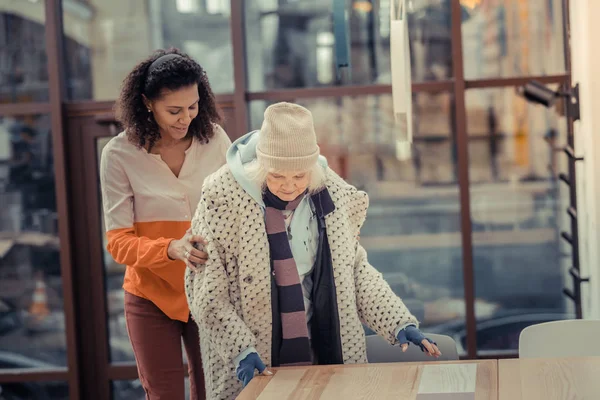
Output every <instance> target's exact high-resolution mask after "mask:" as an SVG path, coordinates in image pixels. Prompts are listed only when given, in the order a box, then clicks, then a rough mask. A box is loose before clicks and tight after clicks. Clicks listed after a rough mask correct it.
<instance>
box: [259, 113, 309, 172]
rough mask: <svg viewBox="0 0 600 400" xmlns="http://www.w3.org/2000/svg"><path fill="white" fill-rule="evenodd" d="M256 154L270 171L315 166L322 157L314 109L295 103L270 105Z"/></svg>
mask: <svg viewBox="0 0 600 400" xmlns="http://www.w3.org/2000/svg"><path fill="white" fill-rule="evenodd" d="M256 157H257V159H258V162H259V163H261V165H262V166H263V167H264V168H266V169H267V170H269V169H275V170H276V171H308V170H309V169H311V168H312V167H313V166H314V165H315V163H316V162H317V159H318V157H319V146H318V145H317V135H316V134H315V127H314V124H313V117H312V114H311V112H310V111H308V110H307V109H306V108H304V107H302V106H299V105H297V104H291V103H277V104H273V105H271V106H269V107H267V109H266V110H265V118H264V121H263V124H262V127H261V128H260V136H259V138H258V144H257V146H256Z"/></svg>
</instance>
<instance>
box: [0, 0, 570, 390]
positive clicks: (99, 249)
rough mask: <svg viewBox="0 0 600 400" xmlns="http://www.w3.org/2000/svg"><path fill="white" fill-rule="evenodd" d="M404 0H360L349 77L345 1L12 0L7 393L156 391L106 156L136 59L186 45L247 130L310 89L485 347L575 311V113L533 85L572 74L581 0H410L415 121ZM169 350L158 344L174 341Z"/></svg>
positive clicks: (437, 308) (379, 203) (454, 326)
mask: <svg viewBox="0 0 600 400" xmlns="http://www.w3.org/2000/svg"><path fill="white" fill-rule="evenodd" d="M389 1H390V0H347V7H348V11H349V18H350V27H351V37H350V45H351V61H352V78H351V80H349V81H344V82H343V83H340V82H338V80H337V77H336V70H335V49H334V36H333V22H332V12H331V9H332V7H331V4H330V3H331V1H323V0H320V1H317V0H169V1H161V0H118V1H117V0H62V1H61V0H46V1H44V0H0V199H1V207H0V399H3V400H8V399H66V398H86V399H95V398H98V399H105V398H109V397H111V398H112V399H143V398H144V393H143V390H142V389H141V386H140V383H139V381H137V380H136V378H137V371H136V369H135V365H134V363H133V362H134V358H133V353H132V350H131V346H130V344H129V341H128V337H127V331H126V328H125V320H124V316H123V291H122V289H121V284H122V279H123V274H124V266H122V265H117V264H115V262H114V261H113V260H112V258H111V257H110V255H109V254H108V253H107V252H106V251H105V247H106V243H105V238H104V234H103V232H104V228H103V226H102V216H101V207H100V199H99V179H98V162H99V157H100V153H101V151H102V148H103V146H104V145H105V144H106V143H107V142H108V140H110V138H111V137H112V136H113V135H115V134H116V133H118V132H119V126H118V124H117V123H116V122H115V121H114V116H113V113H112V107H113V105H114V100H115V99H116V97H117V94H118V91H119V86H120V84H121V81H122V79H123V78H124V77H125V75H126V74H127V73H128V72H129V70H130V69H131V68H132V67H133V66H134V65H135V64H136V63H138V62H139V61H140V60H141V59H143V58H145V57H146V56H148V55H149V54H150V53H151V52H152V50H154V49H156V48H163V47H170V46H174V47H178V48H180V49H181V50H183V51H185V52H187V53H188V54H189V55H191V56H192V57H194V58H195V59H196V60H197V61H198V62H199V63H200V64H201V65H202V66H203V67H204V68H205V69H206V71H207V74H208V77H209V79H210V82H211V84H212V87H213V89H214V91H215V93H216V94H217V98H218V101H219V103H220V105H221V107H222V109H223V112H224V115H225V116H226V121H225V128H226V130H227V132H228V134H229V135H230V136H231V138H232V139H235V138H237V137H239V136H241V135H243V134H244V133H245V132H247V131H249V130H251V129H257V128H259V127H260V125H261V122H262V114H263V112H264V110H265V108H266V107H267V106H268V105H269V104H272V103H274V102H278V101H292V102H297V103H299V104H302V105H304V106H306V107H308V108H309V109H310V110H311V111H312V112H313V115H314V118H315V124H316V131H317V134H318V138H319V144H320V146H321V149H322V152H323V154H324V155H325V156H327V157H328V159H329V162H330V165H331V167H332V168H334V169H335V170H336V171H337V172H338V173H340V174H341V175H342V176H343V177H344V178H345V179H347V180H348V181H349V182H350V183H352V184H354V185H356V186H357V187H359V188H361V189H363V190H366V191H367V192H368V193H369V195H370V199H371V206H370V209H369V214H368V218H367V222H366V225H365V226H364V228H363V229H362V231H361V242H362V244H363V246H364V247H365V248H366V249H367V251H368V254H369V259H370V261H371V263H372V264H373V265H374V266H375V267H377V268H378V269H379V270H380V271H381V272H382V273H383V275H384V277H385V278H386V279H387V281H388V282H389V283H390V285H391V286H392V288H393V289H394V291H395V292H396V293H397V294H398V295H400V296H401V297H402V298H403V299H404V300H405V301H406V303H407V304H408V305H409V306H410V307H411V309H412V310H413V312H415V314H417V315H418V316H419V318H420V320H421V324H422V328H423V330H425V331H427V332H435V333H443V334H448V335H451V336H453V337H454V338H455V339H456V341H457V343H458V345H459V347H460V351H461V355H462V356H463V357H465V358H477V357H494V358H498V357H511V356H516V351H517V346H518V336H519V333H520V331H521V330H522V329H523V328H524V327H526V326H528V325H531V324H534V323H539V322H544V321H550V320H557V319H564V318H573V316H574V307H573V303H572V302H571V301H570V300H569V299H568V298H567V297H565V296H564V295H563V294H562V289H563V287H564V286H565V285H568V282H570V281H567V273H566V271H567V269H568V267H569V266H570V248H569V247H568V246H566V245H565V243H564V240H561V238H560V232H561V231H562V230H568V229H569V226H570V219H569V217H568V215H567V214H566V213H565V212H564V210H565V209H566V208H567V207H568V192H567V187H566V186H565V185H561V184H559V181H558V174H559V173H561V172H565V171H566V169H567V162H566V158H565V157H563V156H562V155H560V154H557V152H556V151H555V148H556V147H559V146H564V145H565V144H566V137H567V136H566V135H567V120H566V119H565V118H564V116H562V114H561V113H560V112H557V110H555V109H546V108H542V107H540V106H536V105H532V104H530V103H527V102H526V101H525V100H524V99H523V98H522V97H520V96H519V95H518V94H517V92H516V89H517V87H519V86H521V85H523V84H524V83H526V82H528V81H529V80H531V79H532V78H535V79H538V80H540V81H542V82H543V83H545V84H547V85H548V86H549V87H551V88H553V89H559V88H560V87H562V86H564V85H568V84H569V82H570V79H571V76H570V72H569V70H568V68H567V65H568V61H569V60H568V58H569V57H568V54H565V49H566V47H565V43H564V40H565V31H566V30H565V29H564V28H565V26H564V22H563V18H564V17H565V14H564V13H565V10H564V8H563V1H562V0H461V1H459V0H408V1H407V4H408V26H409V34H410V57H411V65H412V80H413V93H412V102H413V125H414V130H415V132H414V143H413V145H412V148H411V151H410V153H407V152H405V151H400V149H399V147H398V145H397V144H398V141H397V130H396V128H395V126H394V120H393V115H392V110H393V105H392V96H391V86H390V82H391V79H390V78H391V77H390V22H389V18H390V16H389V7H390V4H389ZM157 350H158V349H157Z"/></svg>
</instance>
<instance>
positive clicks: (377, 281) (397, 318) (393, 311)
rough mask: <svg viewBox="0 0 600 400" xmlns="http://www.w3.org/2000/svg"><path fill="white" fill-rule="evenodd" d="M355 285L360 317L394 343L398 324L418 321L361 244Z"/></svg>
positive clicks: (356, 264) (358, 249)
mask: <svg viewBox="0 0 600 400" xmlns="http://www.w3.org/2000/svg"><path fill="white" fill-rule="evenodd" d="M354 284H355V288H356V305H357V308H358V314H359V317H360V318H361V320H362V321H363V322H365V323H366V324H367V325H368V326H369V328H371V329H372V330H374V331H375V332H377V334H378V335H380V336H382V337H384V338H385V339H386V340H387V341H389V342H390V343H391V344H396V343H397V338H396V336H395V333H396V331H397V330H398V327H400V326H406V325H407V324H414V325H415V326H418V322H417V319H416V318H415V317H414V316H413V315H412V314H411V313H410V311H409V310H408V308H406V306H405V305H404V303H403V302H402V300H401V299H400V298H399V297H398V296H396V294H395V293H394V292H393V291H392V289H391V288H390V286H389V285H388V283H387V282H386V281H385V280H384V279H383V276H382V275H381V273H380V272H379V271H377V270H376V269H375V268H374V267H373V266H372V265H371V264H369V261H368V260H367V252H366V250H365V249H364V248H363V247H362V246H361V245H360V244H359V245H358V247H357V250H356V259H355V263H354Z"/></svg>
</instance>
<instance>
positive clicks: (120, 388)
mask: <svg viewBox="0 0 600 400" xmlns="http://www.w3.org/2000/svg"><path fill="white" fill-rule="evenodd" d="M112 391H113V395H112V398H113V400H144V399H145V398H146V394H145V392H144V388H143V387H142V383H141V382H140V380H139V379H136V380H132V381H113V382H112ZM185 398H186V399H189V398H190V381H189V378H185Z"/></svg>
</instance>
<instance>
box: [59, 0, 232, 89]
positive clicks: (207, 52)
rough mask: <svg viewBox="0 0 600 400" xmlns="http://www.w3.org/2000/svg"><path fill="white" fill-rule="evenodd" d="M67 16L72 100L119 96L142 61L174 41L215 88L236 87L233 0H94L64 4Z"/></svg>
mask: <svg viewBox="0 0 600 400" xmlns="http://www.w3.org/2000/svg"><path fill="white" fill-rule="evenodd" d="M65 3H67V2H65ZM68 3H70V2H68ZM64 21H65V22H64V31H65V38H66V41H67V42H69V43H70V42H73V44H72V45H71V46H67V48H66V51H65V53H66V54H65V55H66V59H67V61H68V64H67V66H68V68H67V71H66V72H67V74H68V80H67V83H68V88H69V91H68V92H69V98H70V99H72V100H114V99H115V98H116V96H117V94H118V90H119V86H120V84H121V81H122V80H123V78H125V76H126V75H127V73H128V72H129V71H130V70H131V68H133V66H134V65H135V64H136V63H138V62H140V61H141V60H143V59H144V58H146V57H147V56H148V55H149V54H150V53H151V52H152V51H153V50H154V49H157V48H168V47H177V48H179V49H181V50H182V51H184V52H186V53H187V54H189V55H190V56H192V57H194V58H195V59H196V60H198V62H199V63H200V64H201V65H202V66H203V67H204V69H205V70H206V71H207V74H208V76H209V79H210V81H211V84H212V87H213V90H214V91H215V93H228V92H232V91H233V90H234V84H233V59H232V48H231V35H230V5H229V3H228V2H225V1H215V0H209V1H201V0H186V1H183V0H177V1H175V0H172V1H145V0H90V1H86V2H82V3H79V4H78V6H77V7H76V8H74V7H64Z"/></svg>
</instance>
